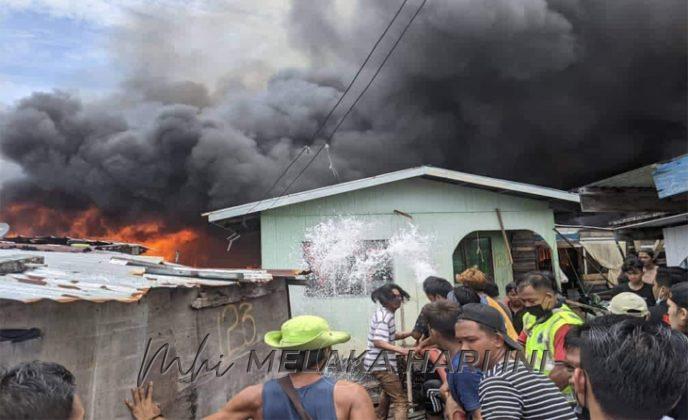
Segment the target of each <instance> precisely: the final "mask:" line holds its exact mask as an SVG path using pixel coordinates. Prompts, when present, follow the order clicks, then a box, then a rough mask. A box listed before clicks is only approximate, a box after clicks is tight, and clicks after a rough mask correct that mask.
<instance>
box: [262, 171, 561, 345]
mask: <svg viewBox="0 0 688 420" xmlns="http://www.w3.org/2000/svg"><path fill="white" fill-rule="evenodd" d="M495 208H499V209H500V210H501V212H502V218H503V221H504V227H505V229H507V230H516V229H527V230H531V231H533V232H535V233H537V234H539V235H540V236H542V237H543V238H544V239H545V241H547V243H548V244H549V245H550V248H552V249H553V261H554V262H555V264H556V262H557V261H558V258H557V255H556V241H555V235H554V232H553V230H552V229H553V228H554V215H553V212H552V210H551V209H549V206H548V203H547V202H544V201H539V200H535V199H528V198H521V197H514V196H509V195H504V194H498V193H493V192H490V191H485V190H481V189H476V188H470V187H462V186H458V185H454V184H448V183H444V182H437V181H432V180H428V179H423V178H415V179H410V180H404V181H399V182H395V183H391V184H386V185H382V186H377V187H371V188H367V189H363V190H358V191H353V192H349V193H345V194H340V195H337V196H333V197H327V198H322V199H318V200H313V201H310V202H305V203H299V204H294V205H291V206H286V207H283V208H276V209H272V210H269V211H266V212H263V213H262V214H261V254H262V255H261V258H262V266H263V267H264V268H295V267H298V266H299V265H300V262H301V252H302V250H301V243H302V241H303V238H304V233H305V231H306V229H307V228H309V227H311V226H314V225H316V224H318V223H319V222H321V221H323V220H326V219H328V218H330V217H333V216H356V217H361V218H364V219H365V220H367V221H370V222H373V223H374V226H375V229H372V230H371V231H370V232H368V237H367V238H365V239H370V240H375V239H388V238H389V237H390V236H392V234H393V233H394V232H395V231H396V230H398V229H400V228H402V227H403V226H405V225H407V224H408V221H409V220H408V219H407V218H405V217H402V216H398V215H395V214H394V213H393V212H394V210H395V209H396V210H400V211H403V212H405V213H408V214H410V215H411V216H413V223H414V224H415V225H416V226H417V227H418V230H419V232H421V233H423V234H429V235H432V236H433V237H434V242H433V249H432V250H431V254H432V255H433V258H434V261H433V262H434V264H435V267H436V268H437V272H438V275H439V276H442V277H445V278H447V279H452V278H453V263H452V254H453V252H454V249H455V248H456V246H457V245H458V243H459V242H460V241H461V239H462V238H463V237H464V236H466V235H467V234H469V233H471V232H473V231H476V230H480V231H483V230H484V231H493V232H490V237H491V238H492V247H493V257H494V266H495V277H496V281H497V282H498V284H499V285H500V286H501V287H502V288H503V286H504V285H505V284H506V283H508V282H509V281H511V280H512V274H511V266H510V264H509V262H508V257H507V256H506V249H505V247H504V241H503V240H502V237H501V233H500V232H499V222H498V220H497V216H496V214H495ZM393 270H394V276H395V281H396V282H397V283H399V284H400V285H401V286H402V287H403V288H404V289H406V290H407V291H408V292H409V293H410V294H411V301H410V302H408V303H407V304H405V305H404V307H403V312H402V311H400V312H397V329H398V330H408V329H411V328H412V327H413V323H414V322H415V319H416V317H417V316H418V313H419V311H420V308H422V306H423V305H424V304H426V303H427V299H426V298H425V295H424V294H423V290H422V287H421V284H420V283H419V282H417V281H416V280H415V279H414V278H413V273H411V272H410V270H409V269H407V268H406V267H405V266H404V265H402V264H400V262H395V264H394V266H393ZM290 293H291V305H292V313H293V314H294V315H301V314H315V315H320V316H323V317H324V318H326V319H327V320H328V321H329V322H330V324H331V326H332V327H333V328H337V329H343V330H346V331H348V332H350V333H351V334H352V337H353V339H352V342H350V343H348V344H347V345H345V347H344V348H346V349H348V348H356V349H357V350H363V349H364V348H365V341H366V336H367V333H368V324H369V318H370V316H371V314H372V312H373V311H374V310H375V305H374V304H373V303H372V302H371V300H370V298H369V297H368V296H362V297H338V298H317V299H316V298H309V297H306V296H304V294H303V289H302V288H300V287H292V288H291V292H290Z"/></svg>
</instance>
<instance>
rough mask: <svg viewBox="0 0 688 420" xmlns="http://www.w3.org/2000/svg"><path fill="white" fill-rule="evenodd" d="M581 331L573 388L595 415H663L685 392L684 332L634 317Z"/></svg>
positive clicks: (600, 419) (601, 419) (612, 419)
mask: <svg viewBox="0 0 688 420" xmlns="http://www.w3.org/2000/svg"><path fill="white" fill-rule="evenodd" d="M582 336H583V338H582V343H581V345H580V349H581V351H580V366H579V367H578V368H576V369H575V370H574V372H573V387H574V389H575V395H576V400H577V401H578V403H579V404H580V405H581V406H583V407H585V408H587V410H588V413H589V418H590V419H591V420H618V419H643V420H645V419H647V420H659V419H662V418H664V416H665V415H666V414H667V413H669V412H670V411H671V410H672V409H673V408H674V407H675V406H676V405H677V402H678V401H679V399H680V398H681V396H682V395H684V394H685V390H686V385H687V383H688V374H687V372H688V357H687V356H686V355H688V338H686V337H685V336H684V335H682V334H680V333H678V332H676V331H671V329H669V328H668V327H666V326H664V325H661V324H657V323H651V322H646V321H644V320H642V319H639V318H636V319H628V320H624V321H621V322H619V323H616V324H614V325H612V326H610V327H602V328H599V327H593V328H590V329H589V330H588V331H586V332H584V333H583V335H582ZM674 418H681V417H674Z"/></svg>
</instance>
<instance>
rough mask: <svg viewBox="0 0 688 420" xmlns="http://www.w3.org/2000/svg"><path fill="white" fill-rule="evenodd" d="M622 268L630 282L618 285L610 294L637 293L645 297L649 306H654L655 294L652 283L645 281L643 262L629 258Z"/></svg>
mask: <svg viewBox="0 0 688 420" xmlns="http://www.w3.org/2000/svg"><path fill="white" fill-rule="evenodd" d="M621 270H622V272H623V273H624V274H625V275H626V277H627V278H628V283H625V284H620V285H618V286H616V287H615V288H613V289H612V290H611V291H610V292H609V294H610V295H611V296H616V295H618V294H619V293H623V292H631V293H635V294H636V295H638V296H640V297H641V298H643V299H645V303H647V306H648V308H649V307H652V306H654V305H655V295H654V294H652V285H650V284H647V283H644V282H643V263H642V262H640V260H638V259H628V260H626V262H625V263H624V265H623V267H622V268H621Z"/></svg>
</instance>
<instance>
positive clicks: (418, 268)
mask: <svg viewBox="0 0 688 420" xmlns="http://www.w3.org/2000/svg"><path fill="white" fill-rule="evenodd" d="M431 246H432V237H430V236H429V235H423V234H421V233H419V232H418V227H417V226H416V225H414V224H411V223H409V225H408V227H407V228H405V229H402V230H401V231H400V232H398V233H396V234H394V235H393V236H392V237H391V238H390V240H389V245H388V246H387V253H388V254H389V256H390V258H392V259H394V260H395V261H401V262H402V263H403V264H406V265H407V266H409V267H410V268H411V269H412V270H413V275H414V277H415V278H416V281H418V282H419V283H420V282H422V281H423V280H425V278H426V277H428V276H433V275H435V274H437V271H436V270H435V267H434V265H433V263H432V258H431V256H430V248H431Z"/></svg>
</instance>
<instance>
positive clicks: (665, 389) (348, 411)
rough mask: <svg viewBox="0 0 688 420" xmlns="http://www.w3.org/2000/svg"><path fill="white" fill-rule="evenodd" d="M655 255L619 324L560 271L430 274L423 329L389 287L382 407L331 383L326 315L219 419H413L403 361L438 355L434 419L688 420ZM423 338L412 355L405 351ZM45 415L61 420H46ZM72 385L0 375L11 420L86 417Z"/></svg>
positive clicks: (379, 348) (308, 324) (374, 352)
mask: <svg viewBox="0 0 688 420" xmlns="http://www.w3.org/2000/svg"><path fill="white" fill-rule="evenodd" d="M648 258H649V259H650V260H652V258H653V255H652V254H651V253H650V252H645V253H644V255H643V253H641V255H640V256H639V257H634V258H631V259H629V260H627V261H626V262H625V263H624V266H623V269H622V272H623V274H622V275H623V277H624V279H623V280H622V281H621V283H620V284H619V285H618V286H617V287H615V288H614V289H612V291H610V292H609V293H608V294H609V296H610V297H611V301H610V302H609V306H608V314H606V315H601V316H596V317H591V316H589V315H587V316H586V315H585V314H584V313H581V312H577V311H575V310H574V308H572V307H571V306H570V305H569V304H567V301H566V300H565V299H564V297H563V296H562V295H561V293H560V291H559V289H558V285H557V282H556V280H555V278H554V276H553V275H552V273H550V272H546V271H534V272H530V273H527V274H526V275H524V276H522V277H520V278H519V279H518V280H517V282H515V283H509V284H508V285H506V289H505V291H504V292H505V299H504V301H500V300H499V298H498V296H499V290H498V288H497V286H496V284H495V282H494V281H493V280H492V279H491V278H490V277H489V276H488V275H486V274H485V273H483V272H481V271H480V270H478V269H476V268H470V269H468V270H466V271H464V272H462V273H460V274H458V275H457V277H456V279H455V280H456V282H455V284H452V283H450V282H449V281H447V280H445V279H442V278H439V277H428V278H427V279H425V281H424V282H423V291H424V292H425V295H426V297H427V299H428V300H429V302H430V303H428V304H426V305H425V306H424V307H423V308H422V310H421V312H420V315H419V316H418V319H417V320H416V322H415V324H414V326H413V329H412V330H411V331H397V328H396V321H395V313H396V311H398V310H399V308H401V306H402V305H403V303H404V302H405V301H408V300H409V299H410V295H409V293H407V292H406V291H405V290H404V289H403V288H402V287H401V286H399V285H398V284H395V283H387V284H385V285H383V286H381V287H379V288H377V289H376V290H374V291H373V292H372V294H371V299H372V300H373V302H375V303H376V304H377V308H376V310H375V311H374V313H373V315H372V317H371V319H370V328H369V334H368V339H367V342H368V344H367V351H366V354H365V357H364V358H363V369H364V370H365V372H367V373H369V374H370V375H371V376H372V377H373V378H374V379H375V380H376V381H377V382H378V383H379V388H380V390H381V391H380V395H379V400H378V403H377V407H376V408H375V407H374V404H373V401H372V399H371V397H370V395H369V393H368V391H367V390H366V389H365V388H364V387H363V386H361V385H360V384H357V383H354V382H350V381H345V380H335V379H333V378H332V377H330V376H325V375H323V367H324V366H325V365H326V364H327V363H328V361H329V356H330V354H331V349H332V346H333V345H336V344H341V343H345V342H347V341H348V340H349V339H350V336H349V334H347V333H346V332H341V331H333V330H331V329H330V326H329V324H328V322H327V321H326V320H325V319H323V318H320V317H316V316H309V315H306V316H297V317H294V318H292V319H290V320H288V321H287V322H285V323H284V324H283V325H282V326H281V328H280V330H277V331H271V332H269V333H268V334H266V335H265V338H264V340H265V343H266V344H268V345H269V346H271V347H272V348H275V349H280V350H291V351H297V352H298V354H299V355H300V358H299V359H298V360H295V361H294V363H293V364H292V366H291V368H290V371H291V373H289V374H288V375H286V376H283V377H280V378H275V379H271V380H269V381H267V382H265V383H263V384H257V385H252V386H249V387H247V388H245V389H243V390H242V391H241V392H239V393H238V394H237V395H235V396H234V397H233V398H232V399H231V400H230V401H229V402H228V403H227V404H226V405H225V406H224V407H223V408H222V409H221V410H220V411H218V412H217V413H215V414H213V415H211V416H209V417H208V418H209V419H215V420H219V419H248V418H253V419H261V418H265V419H293V420H306V419H334V418H338V419H373V418H377V419H387V418H388V417H389V416H390V414H391V415H392V417H393V418H394V419H395V420H402V419H406V418H407V416H408V408H409V401H408V399H407V393H406V391H405V389H404V386H403V385H402V379H401V378H402V376H401V375H400V373H403V372H399V371H400V368H399V365H398V363H399V362H398V361H397V357H398V356H400V358H402V359H406V360H407V362H408V361H410V360H412V358H413V357H416V358H426V359H427V360H428V362H429V363H430V364H431V365H432V366H433V367H434V369H431V370H428V371H424V372H423V374H424V375H427V378H426V380H425V383H424V384H423V399H424V401H423V402H424V404H425V411H426V415H427V417H428V418H439V419H441V418H446V419H450V420H464V419H473V420H476V419H594V420H597V419H688V281H686V280H687V278H686V271H685V270H682V269H673V268H666V267H658V266H656V265H654V264H653V263H652V264H650V263H648V261H646V260H647V259H648ZM404 339H412V340H413V341H414V342H415V344H414V346H413V347H408V346H404V345H401V343H400V340H404ZM125 403H126V405H127V407H129V409H130V411H131V413H132V416H133V417H134V418H135V419H145V420H153V419H162V418H164V414H163V413H162V411H161V409H160V407H159V406H158V405H157V404H156V403H155V401H154V399H153V384H152V383H151V384H148V385H147V386H146V387H145V389H144V388H137V389H134V390H133V391H132V400H129V401H126V402H125ZM46 413H50V414H49V415H46ZM83 415H84V409H83V406H82V404H81V401H80V399H79V397H78V396H77V394H76V387H75V381H74V377H73V376H72V374H71V373H70V372H69V371H67V370H66V369H65V368H63V367H62V366H60V365H57V364H53V363H44V362H38V361H35V362H29V363H23V364H20V365H19V366H16V367H14V368H12V369H10V370H8V371H6V372H4V373H3V374H2V377H1V378H0V419H29V418H58V419H80V418H83Z"/></svg>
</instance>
